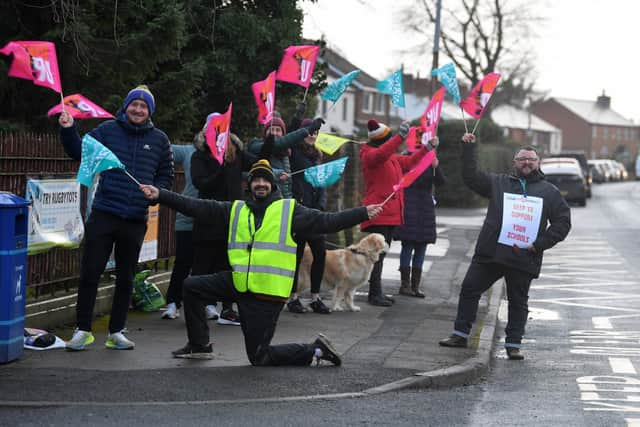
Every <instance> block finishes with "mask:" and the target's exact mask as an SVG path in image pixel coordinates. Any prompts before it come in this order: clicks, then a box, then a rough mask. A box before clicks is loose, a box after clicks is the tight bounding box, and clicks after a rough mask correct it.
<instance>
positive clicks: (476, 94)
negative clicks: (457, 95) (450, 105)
mask: <svg viewBox="0 0 640 427" xmlns="http://www.w3.org/2000/svg"><path fill="white" fill-rule="evenodd" d="M498 80H500V74H498V73H489V74H487V75H486V76H484V79H482V80H481V81H480V82H478V84H476V85H475V86H474V88H473V89H472V90H471V93H470V94H469V96H468V97H467V99H463V100H462V101H460V106H461V107H462V108H463V109H464V111H466V112H467V113H469V114H470V115H472V116H473V117H475V118H476V119H479V118H480V117H482V114H483V113H484V109H485V107H486V106H487V104H488V103H489V99H490V98H491V95H493V91H494V90H495V89H496V86H497V85H498Z"/></svg>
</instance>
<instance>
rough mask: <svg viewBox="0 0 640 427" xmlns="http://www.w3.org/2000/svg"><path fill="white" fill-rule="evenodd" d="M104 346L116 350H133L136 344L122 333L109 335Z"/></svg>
mask: <svg viewBox="0 0 640 427" xmlns="http://www.w3.org/2000/svg"><path fill="white" fill-rule="evenodd" d="M104 346H105V347H107V348H111V349H114V350H133V348H134V347H135V346H136V345H135V343H134V342H133V341H131V340H129V339H127V337H125V336H124V334H123V333H122V332H114V333H113V334H109V335H107V341H106V342H105V343H104Z"/></svg>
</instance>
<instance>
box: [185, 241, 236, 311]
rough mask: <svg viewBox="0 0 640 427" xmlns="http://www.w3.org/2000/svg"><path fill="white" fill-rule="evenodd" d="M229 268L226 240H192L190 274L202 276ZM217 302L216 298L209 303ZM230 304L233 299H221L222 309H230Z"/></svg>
mask: <svg viewBox="0 0 640 427" xmlns="http://www.w3.org/2000/svg"><path fill="white" fill-rule="evenodd" d="M229 270H231V266H230V265H229V256H228V255H227V241H226V240H205V241H198V240H196V241H194V242H193V265H192V266H191V274H192V275H193V276H203V275H207V274H214V273H218V272H220V271H229ZM217 302H218V300H215V301H211V302H210V303H209V304H211V305H215V304H216V303H217ZM232 304H233V300H230V301H227V300H224V301H222V309H223V310H226V309H230V308H232Z"/></svg>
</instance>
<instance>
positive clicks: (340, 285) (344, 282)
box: [298, 233, 389, 311]
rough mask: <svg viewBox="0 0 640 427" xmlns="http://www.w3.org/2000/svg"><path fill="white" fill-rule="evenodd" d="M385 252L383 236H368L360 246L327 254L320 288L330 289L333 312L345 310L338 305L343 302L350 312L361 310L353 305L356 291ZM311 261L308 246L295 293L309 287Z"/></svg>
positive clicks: (359, 243)
mask: <svg viewBox="0 0 640 427" xmlns="http://www.w3.org/2000/svg"><path fill="white" fill-rule="evenodd" d="M388 250H389V246H388V245H387V242H385V240H384V236H383V235H382V234H378V233H371V234H369V235H368V236H366V237H364V238H363V239H362V240H360V242H358V243H356V244H354V245H351V246H349V247H347V248H345V249H336V250H332V251H327V255H326V263H325V266H324V274H323V275H322V283H321V285H320V287H324V288H325V289H333V297H332V302H331V307H332V311H343V310H344V308H343V307H342V304H341V303H342V300H344V302H345V304H346V306H347V308H348V309H349V310H351V311H360V307H358V306H356V305H354V303H353V298H354V295H355V293H356V290H357V289H358V288H359V287H361V286H362V285H364V284H365V283H367V280H369V275H370V274H371V270H372V269H373V264H375V262H376V261H378V258H379V257H380V254H381V253H383V252H387V251H388ZM312 261H313V255H312V254H311V249H310V248H309V246H307V247H306V248H305V249H304V257H303V258H302V261H301V262H300V270H299V271H298V292H302V291H304V290H306V289H309V288H310V287H311V273H310V272H311V262H312Z"/></svg>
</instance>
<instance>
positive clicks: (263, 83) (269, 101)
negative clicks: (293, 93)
mask: <svg viewBox="0 0 640 427" xmlns="http://www.w3.org/2000/svg"><path fill="white" fill-rule="evenodd" d="M251 89H252V90H253V96H254V98H255V100H256V105H257V106H258V121H259V122H260V123H262V124H263V125H264V124H266V123H268V122H270V121H271V119H272V118H273V110H274V108H275V104H276V72H275V71H272V72H270V73H269V75H268V76H267V78H266V79H264V80H260V81H259V82H255V83H254V84H252V85H251Z"/></svg>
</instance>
